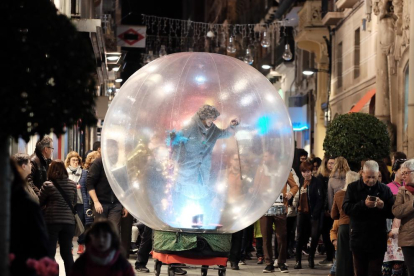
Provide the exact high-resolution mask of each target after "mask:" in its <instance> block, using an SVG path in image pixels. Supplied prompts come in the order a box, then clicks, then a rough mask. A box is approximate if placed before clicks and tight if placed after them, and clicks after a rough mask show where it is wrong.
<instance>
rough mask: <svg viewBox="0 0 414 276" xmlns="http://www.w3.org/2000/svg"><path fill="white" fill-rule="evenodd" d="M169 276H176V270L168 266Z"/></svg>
mask: <svg viewBox="0 0 414 276" xmlns="http://www.w3.org/2000/svg"><path fill="white" fill-rule="evenodd" d="M168 276H175V271H174V268H173V267H171V265H168Z"/></svg>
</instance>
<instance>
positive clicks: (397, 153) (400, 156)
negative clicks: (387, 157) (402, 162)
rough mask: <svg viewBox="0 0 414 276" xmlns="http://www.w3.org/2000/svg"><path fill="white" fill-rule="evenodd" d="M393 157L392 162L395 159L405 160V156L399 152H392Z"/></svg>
mask: <svg viewBox="0 0 414 276" xmlns="http://www.w3.org/2000/svg"><path fill="white" fill-rule="evenodd" d="M393 157H394V162H395V160H397V159H407V155H406V154H405V153H404V152H401V151H397V152H394V154H393Z"/></svg>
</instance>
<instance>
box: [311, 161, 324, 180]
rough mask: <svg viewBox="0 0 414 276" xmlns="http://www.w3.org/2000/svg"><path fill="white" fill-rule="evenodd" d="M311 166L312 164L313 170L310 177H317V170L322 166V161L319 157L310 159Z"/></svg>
mask: <svg viewBox="0 0 414 276" xmlns="http://www.w3.org/2000/svg"><path fill="white" fill-rule="evenodd" d="M312 164H313V170H312V175H313V176H317V175H318V174H317V173H318V170H319V167H320V166H321V164H322V159H320V158H319V157H315V158H314V159H312Z"/></svg>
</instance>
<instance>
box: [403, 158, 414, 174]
mask: <svg viewBox="0 0 414 276" xmlns="http://www.w3.org/2000/svg"><path fill="white" fill-rule="evenodd" d="M401 168H405V169H409V170H410V171H414V159H410V160H407V161H405V162H404V164H402V165H401Z"/></svg>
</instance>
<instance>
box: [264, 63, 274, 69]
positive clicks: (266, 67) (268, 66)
mask: <svg viewBox="0 0 414 276" xmlns="http://www.w3.org/2000/svg"><path fill="white" fill-rule="evenodd" d="M271 67H272V66H270V65H268V64H263V65H262V68H263V69H265V70H269V69H270V68H271Z"/></svg>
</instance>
